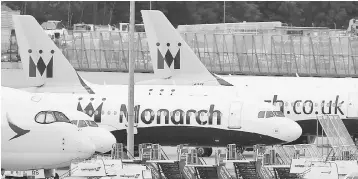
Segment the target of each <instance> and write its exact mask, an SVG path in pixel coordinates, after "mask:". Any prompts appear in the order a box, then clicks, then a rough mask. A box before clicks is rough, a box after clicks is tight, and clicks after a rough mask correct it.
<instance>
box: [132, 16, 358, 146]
mask: <svg viewBox="0 0 358 179" xmlns="http://www.w3.org/2000/svg"><path fill="white" fill-rule="evenodd" d="M142 15H143V21H144V25H145V31H146V34H147V38H148V46H149V50H150V55H151V59H152V60H153V61H152V62H153V68H154V73H155V76H156V78H155V79H154V80H149V81H142V82H139V83H137V84H147V85H149V84H151V85H153V84H160V85H164V84H167V85H170V84H175V85H183V86H186V85H203V86H213V85H228V84H229V85H234V86H235V88H236V90H237V96H238V97H239V98H240V99H251V100H253V99H255V100H258V101H260V102H265V103H270V104H273V105H274V106H276V107H278V108H279V110H280V111H281V112H283V113H284V114H285V115H286V116H287V117H289V118H291V119H293V120H295V121H297V122H298V123H299V124H300V125H301V127H302V130H303V135H304V136H310V135H316V133H317V130H316V128H317V125H316V124H317V121H316V116H317V115H323V114H337V115H339V116H340V117H341V118H342V119H343V122H344V124H345V126H346V127H347V128H348V131H349V133H350V134H351V135H356V136H357V135H358V127H357V126H358V79H355V78H346V79H335V78H333V79H332V78H330V79H324V78H297V77H252V76H231V77H222V76H219V75H215V74H212V73H210V72H209V71H208V70H207V69H206V67H205V66H204V65H203V63H202V62H201V61H200V59H199V58H198V57H197V56H196V54H195V53H194V52H193V50H192V49H191V48H190V47H189V45H188V44H187V43H186V42H185V41H184V39H183V38H182V37H181V35H180V34H179V32H177V30H176V29H174V27H173V26H172V25H171V23H170V22H169V21H168V19H167V18H166V17H165V15H164V14H163V13H162V12H160V11H155V10H143V11H142ZM215 79H220V80H215ZM220 82H221V83H220ZM223 82H224V83H223ZM212 92H213V93H214V94H215V93H219V92H218V91H217V90H216V91H212ZM357 137H358V136H357ZM304 140H306V141H307V140H308V139H307V137H302V138H300V140H298V141H296V142H303V141H304Z"/></svg>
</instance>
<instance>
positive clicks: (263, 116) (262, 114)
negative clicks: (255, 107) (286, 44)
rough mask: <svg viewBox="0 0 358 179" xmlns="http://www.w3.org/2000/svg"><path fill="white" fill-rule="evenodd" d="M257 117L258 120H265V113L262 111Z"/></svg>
mask: <svg viewBox="0 0 358 179" xmlns="http://www.w3.org/2000/svg"><path fill="white" fill-rule="evenodd" d="M257 117H258V118H265V111H260V112H259V114H258V116H257Z"/></svg>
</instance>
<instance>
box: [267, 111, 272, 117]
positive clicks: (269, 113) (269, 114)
mask: <svg viewBox="0 0 358 179" xmlns="http://www.w3.org/2000/svg"><path fill="white" fill-rule="evenodd" d="M273 116H274V115H273V112H272V111H266V118H270V117H273Z"/></svg>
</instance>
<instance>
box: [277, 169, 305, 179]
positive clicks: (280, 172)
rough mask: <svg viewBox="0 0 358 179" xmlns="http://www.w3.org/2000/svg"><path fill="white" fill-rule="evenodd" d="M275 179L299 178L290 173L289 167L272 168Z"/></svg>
mask: <svg viewBox="0 0 358 179" xmlns="http://www.w3.org/2000/svg"><path fill="white" fill-rule="evenodd" d="M274 171H275V178H276V179H298V178H299V176H298V175H297V174H294V173H290V168H289V167H284V168H282V167H280V168H276V167H275V168H274Z"/></svg>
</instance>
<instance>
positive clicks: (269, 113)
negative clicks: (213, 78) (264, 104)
mask: <svg viewBox="0 0 358 179" xmlns="http://www.w3.org/2000/svg"><path fill="white" fill-rule="evenodd" d="M265 113H266V117H265ZM257 117H258V118H270V117H285V115H284V114H283V112H281V111H260V112H259V114H258V116H257Z"/></svg>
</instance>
